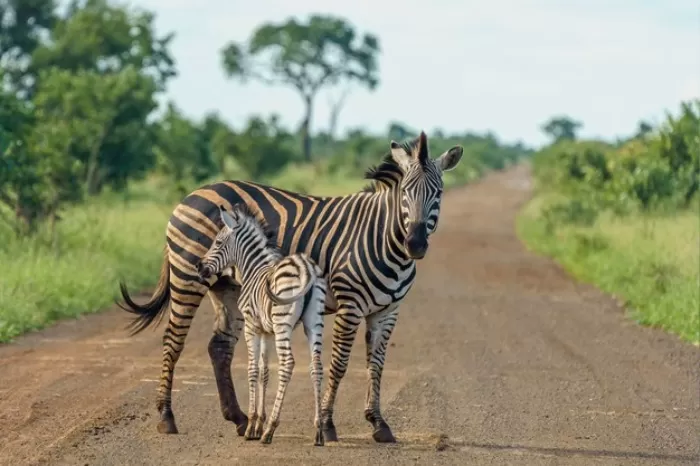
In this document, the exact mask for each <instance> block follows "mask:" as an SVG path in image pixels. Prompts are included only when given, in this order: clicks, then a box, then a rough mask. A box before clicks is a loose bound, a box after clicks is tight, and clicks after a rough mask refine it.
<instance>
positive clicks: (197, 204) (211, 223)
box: [120, 132, 463, 442]
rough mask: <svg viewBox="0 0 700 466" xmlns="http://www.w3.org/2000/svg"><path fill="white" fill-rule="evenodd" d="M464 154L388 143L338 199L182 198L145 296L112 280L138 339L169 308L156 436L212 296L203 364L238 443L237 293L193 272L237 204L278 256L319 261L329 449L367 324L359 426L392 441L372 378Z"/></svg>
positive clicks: (273, 193)
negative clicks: (223, 212)
mask: <svg viewBox="0 0 700 466" xmlns="http://www.w3.org/2000/svg"><path fill="white" fill-rule="evenodd" d="M462 153H463V149H462V147H461V146H455V147H452V148H451V149H449V150H447V151H445V152H444V153H443V154H442V155H440V156H439V157H437V158H436V159H431V158H430V157H429V153H428V141H427V137H426V135H425V133H424V132H421V133H420V135H419V136H418V137H417V138H415V139H413V140H411V141H408V142H405V143H403V144H399V143H397V142H395V141H391V144H390V152H389V154H387V155H386V156H385V157H384V159H383V161H382V163H381V164H380V165H379V166H377V167H375V168H372V169H370V170H368V171H367V173H366V175H365V177H366V178H367V179H369V180H372V182H371V184H370V185H369V186H368V187H367V188H365V189H364V190H363V191H361V192H358V193H353V194H350V195H347V196H341V197H317V196H309V195H304V194H299V193H294V192H289V191H286V190H282V189H277V188H274V187H270V186H264V185H260V184H258V183H252V182H245V181H222V182H218V183H213V184H210V185H207V186H204V187H202V188H199V189H197V190H196V191H194V192H192V193H191V194H189V195H188V196H187V197H185V199H184V200H183V201H182V202H181V203H180V204H179V205H178V206H177V207H176V208H175V210H174V211H173V214H172V216H171V217H170V221H169V223H168V226H167V230H166V237H167V246H166V248H165V251H164V256H165V257H164V259H163V266H162V270H161V275H160V280H159V283H158V286H157V288H156V291H155V292H154V294H153V297H152V298H151V300H150V301H149V302H147V303H146V304H143V305H139V304H136V303H135V302H134V301H133V300H132V299H131V297H130V296H129V293H128V291H127V289H126V286H125V285H124V283H120V287H121V292H122V297H123V298H124V301H125V304H126V305H125V306H122V307H123V309H125V310H126V311H128V312H131V313H134V314H136V315H137V317H136V318H135V319H134V320H133V322H132V324H131V325H132V329H133V333H138V332H140V331H141V330H143V329H144V328H146V327H147V326H148V325H150V324H151V323H152V322H153V321H154V320H156V318H158V320H160V318H161V317H162V315H163V313H164V312H165V310H166V308H168V307H169V308H170V313H169V314H170V317H169V320H168V324H167V327H166V328H165V332H164V335H163V364H162V371H161V378H160V386H159V390H158V392H159V393H158V397H157V408H158V411H159V412H160V422H159V424H158V431H159V432H161V433H177V427H176V424H175V417H174V415H173V411H172V408H171V389H172V382H173V371H174V369H175V364H176V363H177V360H178V358H179V356H180V354H181V352H182V349H183V347H184V343H185V338H186V337H187V332H188V330H189V327H190V324H191V321H192V319H193V318H194V315H195V312H196V311H197V309H198V307H199V305H200V303H201V301H202V298H203V297H204V295H205V294H207V292H209V296H210V299H211V301H212V303H213V305H214V309H215V312H216V318H215V324H214V335H213V336H212V338H211V340H210V342H209V356H210V358H211V363H212V365H213V368H214V374H215V377H216V382H217V388H218V391H219V400H220V403H221V411H222V414H223V416H224V418H225V419H227V420H229V421H232V422H233V423H234V424H236V427H237V429H236V430H237V432H238V435H243V434H244V433H245V429H246V426H247V422H248V418H247V416H246V415H245V414H244V413H243V412H242V411H241V408H240V406H239V404H238V400H237V398H236V392H235V389H234V387H233V382H232V379H231V359H232V357H233V349H234V347H235V345H236V342H237V341H238V338H239V336H240V331H241V329H242V327H243V317H242V315H241V313H240V311H239V310H238V309H237V307H236V299H237V296H238V293H239V291H240V288H239V287H238V286H237V285H236V284H235V283H234V282H232V281H230V279H228V278H227V277H220V276H215V277H212V278H211V279H210V280H208V281H207V282H203V281H201V280H200V279H199V278H198V275H197V266H198V264H199V261H200V260H201V258H202V256H204V254H205V253H206V252H207V250H208V249H209V247H210V246H211V245H212V242H213V240H214V238H215V237H216V235H217V233H218V231H219V229H220V228H221V224H220V221H219V206H220V205H223V206H224V207H225V208H227V209H230V208H231V206H232V205H233V204H236V203H238V202H244V203H245V204H247V205H248V206H249V207H250V208H252V209H253V210H259V211H260V212H262V215H263V217H264V218H265V220H266V222H267V223H268V224H269V226H270V227H271V228H273V229H275V230H277V243H278V244H279V246H280V248H281V250H282V252H283V254H285V255H288V254H291V253H295V252H305V253H307V254H309V255H310V256H311V258H312V259H313V260H314V261H316V262H317V263H318V265H319V266H320V267H321V269H322V270H323V273H324V277H325V278H326V280H327V283H328V288H329V290H330V292H329V294H328V297H327V298H326V307H327V309H326V312H327V313H336V317H335V320H334V325H333V343H332V357H331V367H330V376H329V380H328V384H327V388H326V392H325V393H324V397H323V404H322V411H321V413H322V428H323V434H324V437H325V439H326V440H327V441H337V439H338V437H337V434H336V429H335V425H334V423H333V405H334V403H335V398H336V393H337V391H338V386H339V384H340V381H341V379H342V378H343V376H344V375H345V372H346V370H347V364H348V360H349V357H350V350H351V348H352V344H353V341H354V339H355V334H356V333H357V328H358V326H359V324H360V322H361V319H362V318H363V317H364V318H365V321H366V324H367V325H366V327H367V332H366V334H365V343H366V346H367V371H368V375H369V381H368V384H369V386H368V390H367V401H366V406H365V418H366V419H367V421H369V422H370V423H371V424H372V426H373V429H374V431H373V438H374V440H375V441H376V442H394V441H395V439H394V435H393V434H392V432H391V429H390V428H389V426H388V425H387V423H386V422H385V421H384V419H383V418H382V415H381V412H380V406H379V392H380V382H381V377H382V370H383V368H384V358H385V355H386V346H387V344H388V342H389V338H390V337H391V333H392V331H393V329H394V325H395V324H396V320H397V317H398V306H399V304H400V303H401V301H402V300H403V298H404V297H405V296H406V293H407V292H408V291H409V289H410V288H411V286H412V285H413V282H414V280H415V274H416V269H415V261H416V260H419V259H422V258H423V257H424V256H425V254H426V252H427V250H428V237H429V236H430V234H432V233H433V232H434V231H435V229H436V227H437V223H438V216H439V212H440V202H441V195H442V191H443V180H442V173H443V172H444V171H448V170H451V169H453V168H454V167H455V166H457V164H458V163H459V161H460V159H461V158H462Z"/></svg>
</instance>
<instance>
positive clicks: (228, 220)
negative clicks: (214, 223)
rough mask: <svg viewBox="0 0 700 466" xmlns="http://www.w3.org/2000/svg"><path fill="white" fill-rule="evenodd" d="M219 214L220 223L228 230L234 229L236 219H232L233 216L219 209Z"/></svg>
mask: <svg viewBox="0 0 700 466" xmlns="http://www.w3.org/2000/svg"><path fill="white" fill-rule="evenodd" d="M219 212H220V213H221V221H222V222H224V225H226V226H227V227H229V228H230V229H234V228H236V219H235V218H233V215H231V214H230V213H228V212H227V211H226V210H224V209H221V208H220V209H219Z"/></svg>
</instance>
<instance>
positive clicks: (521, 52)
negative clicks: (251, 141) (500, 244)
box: [131, 0, 700, 145]
mask: <svg viewBox="0 0 700 466" xmlns="http://www.w3.org/2000/svg"><path fill="white" fill-rule="evenodd" d="M131 4H132V5H134V6H140V7H144V8H147V9H149V10H151V11H154V12H155V13H156V14H157V22H156V26H157V28H158V30H159V32H161V33H162V32H165V31H174V32H175V33H176V38H175V39H174V41H173V46H172V51H173V53H174V56H175V58H176V60H177V65H178V70H179V76H178V77H177V78H175V79H174V80H173V81H172V82H171V84H170V86H169V92H168V96H167V97H168V98H170V99H172V100H174V101H175V103H176V104H177V105H178V106H179V107H180V108H181V109H182V110H183V111H184V112H185V113H186V114H187V115H189V116H190V117H194V118H201V117H202V116H203V115H204V114H205V113H206V112H207V111H210V110H216V111H218V112H219V113H220V114H221V115H222V116H223V117H224V118H225V119H226V120H227V121H228V122H229V123H230V124H232V125H233V126H235V127H240V126H241V125H242V124H243V123H244V122H245V120H246V119H247V117H248V116H250V115H251V114H254V113H255V114H262V115H268V114H270V113H272V112H276V113H278V114H279V115H280V116H281V119H282V122H283V123H284V124H285V125H287V126H292V125H294V126H296V125H297V124H298V122H299V121H300V118H301V115H302V105H301V100H300V98H299V97H298V96H297V95H296V94H295V93H294V91H293V90H291V89H287V88H283V87H275V88H270V87H266V86H263V85H260V84H246V85H243V84H240V83H239V82H237V81H232V80H228V79H226V78H225V76H224V73H223V71H222V67H221V57H220V49H221V48H222V46H224V44H226V43H227V42H228V41H231V40H235V41H244V40H245V39H246V38H247V37H248V36H249V35H250V34H251V32H252V31H253V29H254V28H255V27H256V26H258V25H259V24H261V23H262V22H266V21H275V22H277V21H282V20H285V19H286V18H288V17H289V16H290V15H294V16H297V17H304V16H306V15H308V14H309V13H328V14H336V15H341V16H344V17H345V18H347V19H348V20H350V21H351V22H352V23H353V24H355V25H356V26H357V27H358V29H359V30H360V31H362V32H365V31H366V32H372V33H374V34H376V35H378V36H379V39H380V41H381V47H382V54H381V56H380V57H379V66H380V72H381V83H380V85H379V87H378V88H377V89H376V90H375V91H374V92H372V93H370V92H368V91H366V90H362V89H356V90H355V91H354V92H353V93H352V95H351V96H350V98H349V99H348V102H347V104H346V106H345V107H344V109H343V112H342V114H341V115H340V120H339V129H340V131H341V132H344V131H345V129H347V128H351V127H358V126H364V127H366V128H368V129H369V130H372V131H374V132H381V133H384V131H385V130H386V128H387V125H388V123H389V122H390V121H392V120H397V121H402V122H404V123H406V124H407V125H409V126H411V127H414V128H417V129H420V128H422V129H425V130H426V131H427V132H428V135H430V131H431V130H432V129H434V128H438V127H440V128H443V129H445V130H447V131H460V132H461V131H465V130H471V131H479V132H481V131H487V130H491V131H494V132H495V133H496V134H497V135H498V136H499V137H500V138H502V139H504V140H506V141H516V140H522V141H524V142H526V143H528V144H532V145H539V144H541V143H543V142H545V137H544V136H543V135H542V134H541V131H540V129H539V127H540V124H541V123H542V122H543V121H545V120H546V119H547V118H549V117H550V116H552V115H553V114H561V113H564V114H568V115H571V116H572V117H574V118H576V119H579V120H581V121H582V122H583V123H584V128H583V130H582V133H581V134H582V136H595V137H606V138H613V137H615V136H616V135H628V134H629V133H631V132H632V131H634V129H635V128H636V125H637V122H638V121H639V120H640V119H642V118H643V119H647V120H649V121H652V122H659V121H661V120H663V116H664V111H665V110H667V109H668V110H671V111H673V112H674V113H675V112H677V109H678V108H679V103H680V101H681V100H683V99H690V98H697V97H700V3H698V2H697V0H655V1H652V0H607V1H606V0H588V1H585V0H568V1H564V0H491V1H485V0H481V1H476V0H473V1H472V0H461V1H460V0H430V1H425V0H422V1H418V0H403V1H396V2H394V1H389V0H373V1H367V0H357V1H354V2H350V1H347V2H346V1H344V2H330V1H322V0H294V1H291V0H257V1H246V2H242V1H240V0H229V1H224V0H132V1H131ZM312 125H313V129H314V130H318V129H324V128H326V127H327V125H328V94H322V95H320V96H319V98H318V99H317V101H316V107H315V115H314V119H313V123H312Z"/></svg>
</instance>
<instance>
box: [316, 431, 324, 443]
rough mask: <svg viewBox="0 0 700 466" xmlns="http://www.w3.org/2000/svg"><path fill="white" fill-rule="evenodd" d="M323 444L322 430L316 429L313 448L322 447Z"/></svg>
mask: <svg viewBox="0 0 700 466" xmlns="http://www.w3.org/2000/svg"><path fill="white" fill-rule="evenodd" d="M323 444H324V441H323V430H321V429H318V430H317V431H316V439H315V441H314V446H315V447H322V446H323Z"/></svg>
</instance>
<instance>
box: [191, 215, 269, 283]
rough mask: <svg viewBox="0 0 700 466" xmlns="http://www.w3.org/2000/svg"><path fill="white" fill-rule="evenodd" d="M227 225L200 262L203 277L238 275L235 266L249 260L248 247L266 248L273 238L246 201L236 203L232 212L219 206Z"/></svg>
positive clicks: (199, 270) (224, 225) (199, 272)
mask: <svg viewBox="0 0 700 466" xmlns="http://www.w3.org/2000/svg"><path fill="white" fill-rule="evenodd" d="M219 215H220V218H221V221H222V223H223V226H222V228H221V230H219V233H218V234H217V235H216V238H215V239H214V242H213V244H212V245H211V247H210V248H209V250H208V251H207V252H206V254H204V256H203V257H202V259H201V260H200V261H199V263H198V264H197V272H198V274H199V277H200V278H202V279H205V280H206V279H208V278H211V277H212V276H214V275H218V274H220V275H228V276H232V277H233V276H234V268H237V267H238V266H240V265H241V264H239V262H240V261H242V260H245V252H244V250H243V249H244V248H247V249H253V250H255V249H257V248H264V247H265V246H266V244H267V243H268V241H269V237H268V236H269V235H268V232H267V231H266V230H265V226H264V225H263V224H261V223H260V221H259V220H258V219H257V218H256V217H255V215H254V214H253V213H252V212H251V211H250V210H249V209H248V208H247V206H246V205H245V204H234V205H233V207H232V208H231V210H230V211H227V210H226V208H225V207H224V206H223V205H222V206H219Z"/></svg>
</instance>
